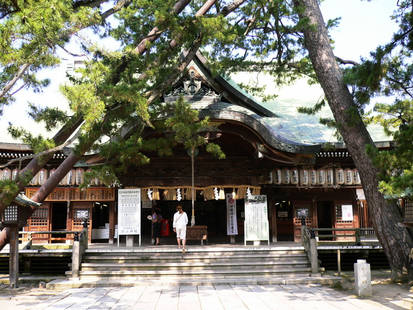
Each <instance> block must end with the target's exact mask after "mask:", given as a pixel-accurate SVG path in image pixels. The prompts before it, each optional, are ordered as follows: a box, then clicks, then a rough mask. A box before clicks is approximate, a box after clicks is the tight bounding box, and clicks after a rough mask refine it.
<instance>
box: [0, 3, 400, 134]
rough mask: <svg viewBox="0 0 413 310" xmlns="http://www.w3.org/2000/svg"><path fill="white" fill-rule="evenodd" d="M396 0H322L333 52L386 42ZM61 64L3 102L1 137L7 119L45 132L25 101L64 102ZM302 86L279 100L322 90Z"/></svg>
mask: <svg viewBox="0 0 413 310" xmlns="http://www.w3.org/2000/svg"><path fill="white" fill-rule="evenodd" d="M396 2H397V0H372V1H366V0H364V1H362V0H345V1H344V0H324V1H323V2H322V5H321V10H322V13H323V16H324V19H325V20H328V19H332V18H336V17H341V21H340V25H339V26H338V27H337V28H336V29H334V30H333V31H332V32H331V36H332V38H333V40H334V52H335V54H336V56H338V57H341V58H343V59H351V60H355V61H358V60H359V59H360V57H368V55H369V53H370V52H371V51H372V50H374V49H375V47H376V46H377V45H379V44H385V43H386V42H388V41H389V40H390V39H391V37H392V34H393V33H394V31H395V30H396V29H397V28H396V25H395V24H394V23H393V21H392V20H391V19H390V16H391V15H392V13H393V11H394V9H395V8H396ZM61 53H62V55H63V57H64V58H67V60H63V61H62V64H61V65H60V66H59V67H57V68H54V69H53V70H45V71H44V72H42V73H41V74H39V77H48V78H50V79H51V84H50V85H49V87H47V89H45V90H44V91H43V92H42V93H37V94H35V93H33V92H32V91H21V92H19V93H18V94H17V95H16V97H15V98H16V101H15V103H13V104H11V105H9V106H6V107H5V108H4V113H3V115H2V116H0V141H1V142H16V141H15V140H13V139H12V138H11V137H10V136H9V134H8V133H7V127H8V123H9V122H12V123H13V124H14V125H18V126H24V127H25V128H28V129H30V130H31V131H32V132H33V133H35V134H38V133H41V132H44V130H43V129H42V127H41V125H39V124H36V123H35V122H34V121H33V120H31V119H30V117H29V116H28V114H27V113H28V108H27V102H33V103H35V104H39V105H42V106H59V107H62V106H67V104H65V102H66V101H65V98H64V97H63V95H61V93H60V91H59V85H60V84H62V83H64V81H65V70H66V67H67V65H68V64H69V63H70V60H69V58H70V56H69V55H67V54H66V55H64V53H63V51H61ZM300 88H305V90H303V91H300V92H297V91H296V88H295V87H294V86H291V87H285V88H283V89H282V90H280V91H279V100H281V101H285V102H291V100H297V101H303V102H304V101H308V100H312V101H314V100H317V99H318V98H319V97H320V96H321V95H322V93H321V90H320V89H319V88H317V87H314V86H313V87H310V86H307V85H306V84H305V83H301V84H300Z"/></svg>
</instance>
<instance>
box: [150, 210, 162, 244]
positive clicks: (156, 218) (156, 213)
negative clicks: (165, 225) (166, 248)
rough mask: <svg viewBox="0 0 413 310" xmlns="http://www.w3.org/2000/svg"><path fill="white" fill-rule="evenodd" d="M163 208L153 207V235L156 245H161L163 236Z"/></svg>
mask: <svg viewBox="0 0 413 310" xmlns="http://www.w3.org/2000/svg"><path fill="white" fill-rule="evenodd" d="M161 220H162V215H161V210H160V209H159V208H153V210H152V236H153V238H154V239H155V245H160V244H161V243H160V238H161Z"/></svg>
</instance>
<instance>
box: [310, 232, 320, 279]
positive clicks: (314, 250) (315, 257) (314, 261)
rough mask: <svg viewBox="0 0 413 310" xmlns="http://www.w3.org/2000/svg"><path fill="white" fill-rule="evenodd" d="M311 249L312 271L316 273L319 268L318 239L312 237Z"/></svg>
mask: <svg viewBox="0 0 413 310" xmlns="http://www.w3.org/2000/svg"><path fill="white" fill-rule="evenodd" d="M310 251H311V273H313V274H316V273H318V272H319V270H318V251H317V240H315V238H311V239H310Z"/></svg>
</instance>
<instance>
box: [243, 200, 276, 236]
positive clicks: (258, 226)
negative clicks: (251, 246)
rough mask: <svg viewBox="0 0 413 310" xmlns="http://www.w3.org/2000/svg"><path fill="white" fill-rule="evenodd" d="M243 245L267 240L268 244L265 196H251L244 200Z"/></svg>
mask: <svg viewBox="0 0 413 310" xmlns="http://www.w3.org/2000/svg"><path fill="white" fill-rule="evenodd" d="M244 234H245V236H244V244H246V243H247V241H261V240H267V241H268V244H270V234H269V225H268V207H267V196H266V195H253V196H251V197H250V199H246V200H245V222H244Z"/></svg>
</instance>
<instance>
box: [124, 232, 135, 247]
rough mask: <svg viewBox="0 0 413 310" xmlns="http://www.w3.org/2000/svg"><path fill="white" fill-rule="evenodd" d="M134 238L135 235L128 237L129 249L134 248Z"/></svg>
mask: <svg viewBox="0 0 413 310" xmlns="http://www.w3.org/2000/svg"><path fill="white" fill-rule="evenodd" d="M134 239H135V238H134V236H133V235H127V236H126V246H127V247H133V241H134Z"/></svg>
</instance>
